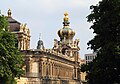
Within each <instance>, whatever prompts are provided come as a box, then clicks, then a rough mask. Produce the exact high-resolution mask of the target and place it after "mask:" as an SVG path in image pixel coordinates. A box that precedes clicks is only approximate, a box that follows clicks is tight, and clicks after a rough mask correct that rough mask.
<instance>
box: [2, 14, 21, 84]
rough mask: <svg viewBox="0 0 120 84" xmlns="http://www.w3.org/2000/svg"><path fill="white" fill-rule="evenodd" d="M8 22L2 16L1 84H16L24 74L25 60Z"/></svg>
mask: <svg viewBox="0 0 120 84" xmlns="http://www.w3.org/2000/svg"><path fill="white" fill-rule="evenodd" d="M7 27H8V21H7V18H6V17H5V16H3V15H0V84H14V83H13V81H15V77H19V76H20V75H21V74H22V73H23V70H22V64H23V58H22V56H21V55H20V52H19V51H18V48H17V47H16V46H15V45H16V42H17V40H16V37H15V35H14V34H12V33H11V32H9V31H7Z"/></svg>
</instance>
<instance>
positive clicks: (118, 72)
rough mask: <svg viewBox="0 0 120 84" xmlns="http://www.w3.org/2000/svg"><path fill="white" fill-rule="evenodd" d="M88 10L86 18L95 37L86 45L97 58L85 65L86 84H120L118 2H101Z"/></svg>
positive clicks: (119, 19)
mask: <svg viewBox="0 0 120 84" xmlns="http://www.w3.org/2000/svg"><path fill="white" fill-rule="evenodd" d="M90 9H92V12H91V14H90V15H88V17H87V18H88V22H92V23H93V25H92V26H91V27H90V28H91V29H93V30H94V33H95V34H96V35H95V37H94V38H93V39H92V40H91V41H89V42H88V45H89V46H90V47H89V48H91V49H93V50H94V52H96V53H97V57H96V59H95V60H94V62H92V63H90V64H88V65H86V67H88V68H87V69H86V71H87V73H88V75H87V80H88V83H89V84H120V0H102V1H101V2H99V4H97V5H96V6H91V7H90Z"/></svg>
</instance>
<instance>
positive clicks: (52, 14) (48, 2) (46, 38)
mask: <svg viewBox="0 0 120 84" xmlns="http://www.w3.org/2000/svg"><path fill="white" fill-rule="evenodd" d="M98 1H99V0H1V1H0V10H1V12H2V14H4V15H7V10H8V9H9V8H10V9H11V10H12V17H13V18H14V19H16V20H17V21H19V22H20V23H27V26H28V27H29V29H30V32H31V48H32V49H33V48H34V49H35V48H36V46H37V41H38V39H39V33H42V40H43V42H44V46H45V47H46V48H52V47H53V44H54V39H58V40H59V37H58V34H57V32H58V30H59V29H61V28H62V27H63V24H62V22H63V17H64V12H65V11H67V12H68V13H69V18H70V28H72V29H73V30H75V32H76V34H75V37H74V39H76V38H78V39H80V44H79V46H80V49H81V50H80V56H81V58H84V54H88V53H92V51H91V50H87V47H88V46H87V42H88V41H89V40H90V39H92V38H93V36H94V35H93V31H92V30H90V29H89V28H90V25H91V24H90V23H88V22H87V19H86V17H87V15H89V14H90V12H91V10H90V9H89V7H90V5H95V4H97V3H98Z"/></svg>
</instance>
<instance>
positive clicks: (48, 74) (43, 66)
mask: <svg viewBox="0 0 120 84" xmlns="http://www.w3.org/2000/svg"><path fill="white" fill-rule="evenodd" d="M64 15H65V17H64V19H63V20H64V22H63V28H62V29H60V30H59V31H58V35H59V37H60V40H57V39H55V40H54V46H53V48H51V49H46V48H45V47H44V44H43V41H42V40H41V39H39V41H38V46H37V49H30V30H29V29H28V27H27V26H26V24H24V25H23V24H20V23H19V22H17V21H16V20H14V19H12V17H11V11H10V10H9V11H8V21H9V26H8V27H9V29H10V31H11V32H13V33H15V34H16V36H17V39H18V48H19V49H20V51H21V53H22V55H23V56H24V66H23V69H24V70H25V74H24V76H23V77H20V79H18V80H17V81H18V84H80V82H81V79H80V69H79V68H80V55H79V50H80V48H79V46H78V44H79V39H76V40H73V37H74V35H75V32H74V30H72V29H70V27H69V24H70V22H69V18H68V13H65V14H64ZM11 21H13V22H11ZM16 25H17V26H16Z"/></svg>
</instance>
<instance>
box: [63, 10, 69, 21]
mask: <svg viewBox="0 0 120 84" xmlns="http://www.w3.org/2000/svg"><path fill="white" fill-rule="evenodd" d="M64 16H65V17H64V21H68V20H69V18H68V13H67V12H65V13H64Z"/></svg>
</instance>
